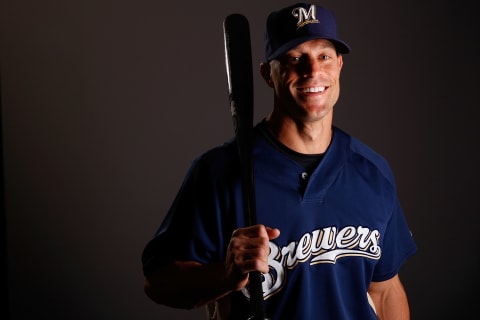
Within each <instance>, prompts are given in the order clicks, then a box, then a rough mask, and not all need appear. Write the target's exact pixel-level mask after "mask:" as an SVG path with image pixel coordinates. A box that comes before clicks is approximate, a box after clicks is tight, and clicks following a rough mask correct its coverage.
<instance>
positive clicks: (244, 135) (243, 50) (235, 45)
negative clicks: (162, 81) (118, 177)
mask: <svg viewBox="0 0 480 320" xmlns="http://www.w3.org/2000/svg"><path fill="white" fill-rule="evenodd" d="M223 34H224V44H225V62H226V69H227V80H228V93H229V100H230V111H231V114H232V120H233V126H234V130H235V138H236V143H237V149H238V154H239V158H240V174H241V182H242V194H243V199H242V200H243V205H244V208H245V211H246V212H245V219H246V220H245V222H246V225H247V226H251V225H254V224H256V223H257V221H256V220H257V213H256V206H255V186H254V178H253V158H252V145H253V72H252V69H253V67H252V53H251V44H250V28H249V24H248V20H247V18H246V17H245V16H243V15H241V14H238V13H234V14H231V15H229V16H227V17H226V18H225V20H224V23H223ZM248 277H249V279H248V281H249V283H248V290H249V292H250V308H251V316H250V317H249V318H248V319H249V320H266V319H268V318H266V315H265V310H264V306H263V302H264V300H263V288H262V278H263V276H262V274H261V273H260V272H258V271H255V272H250V273H249V275H248Z"/></svg>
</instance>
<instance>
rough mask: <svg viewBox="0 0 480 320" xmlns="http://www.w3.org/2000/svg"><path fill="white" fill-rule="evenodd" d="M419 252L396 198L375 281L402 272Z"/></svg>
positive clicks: (375, 272) (374, 277)
mask: <svg viewBox="0 0 480 320" xmlns="http://www.w3.org/2000/svg"><path fill="white" fill-rule="evenodd" d="M416 251H417V246H416V244H415V241H414V239H413V235H412V232H411V231H410V229H409V227H408V225H407V221H406V220H405V217H404V214H403V211H402V209H401V207H400V204H399V202H398V199H397V198H395V202H394V205H393V212H392V215H391V218H390V221H389V222H388V224H387V229H386V231H385V238H384V240H383V249H382V257H381V259H380V261H379V263H378V264H377V266H376V267H375V271H374V274H373V277H372V280H373V281H384V280H388V279H390V278H392V277H393V276H394V275H395V274H397V273H398V272H399V271H400V268H401V267H402V265H403V264H404V263H405V262H406V261H407V259H408V258H409V257H410V256H412V255H413V254H414V253H415V252H416Z"/></svg>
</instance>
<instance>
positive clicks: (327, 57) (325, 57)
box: [320, 54, 331, 60]
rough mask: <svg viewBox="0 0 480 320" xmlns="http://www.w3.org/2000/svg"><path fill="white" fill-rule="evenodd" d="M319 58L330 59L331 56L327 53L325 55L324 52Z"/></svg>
mask: <svg viewBox="0 0 480 320" xmlns="http://www.w3.org/2000/svg"><path fill="white" fill-rule="evenodd" d="M320 58H321V59H322V60H330V59H331V57H330V56H329V55H326V54H324V55H322V56H321V57H320Z"/></svg>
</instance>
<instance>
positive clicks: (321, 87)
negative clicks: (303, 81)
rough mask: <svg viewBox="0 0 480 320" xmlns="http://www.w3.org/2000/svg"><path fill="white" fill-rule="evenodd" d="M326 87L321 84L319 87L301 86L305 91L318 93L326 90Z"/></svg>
mask: <svg viewBox="0 0 480 320" xmlns="http://www.w3.org/2000/svg"><path fill="white" fill-rule="evenodd" d="M325 89H326V87H324V86H319V87H308V88H301V91H302V92H303V93H318V92H324V91H325Z"/></svg>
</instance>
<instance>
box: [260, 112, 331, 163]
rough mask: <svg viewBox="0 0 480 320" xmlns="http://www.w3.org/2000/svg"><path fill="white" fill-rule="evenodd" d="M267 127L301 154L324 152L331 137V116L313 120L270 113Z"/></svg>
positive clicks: (286, 144) (285, 143) (282, 141)
mask: <svg viewBox="0 0 480 320" xmlns="http://www.w3.org/2000/svg"><path fill="white" fill-rule="evenodd" d="M266 121H267V128H268V129H269V130H270V132H272V134H273V135H274V136H275V137H277V139H278V140H279V141H280V142H281V143H283V144H284V145H285V146H287V147H288V148H290V149H292V150H294V151H296V152H298V153H303V154H320V153H324V152H325V151H326V150H327V148H328V146H329V145H330V141H331V139H332V121H331V117H327V118H324V119H322V120H321V121H314V122H301V121H294V120H293V119H291V118H284V117H282V118H277V117H275V115H274V114H273V113H272V114H271V115H270V116H268V117H267V119H266Z"/></svg>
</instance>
